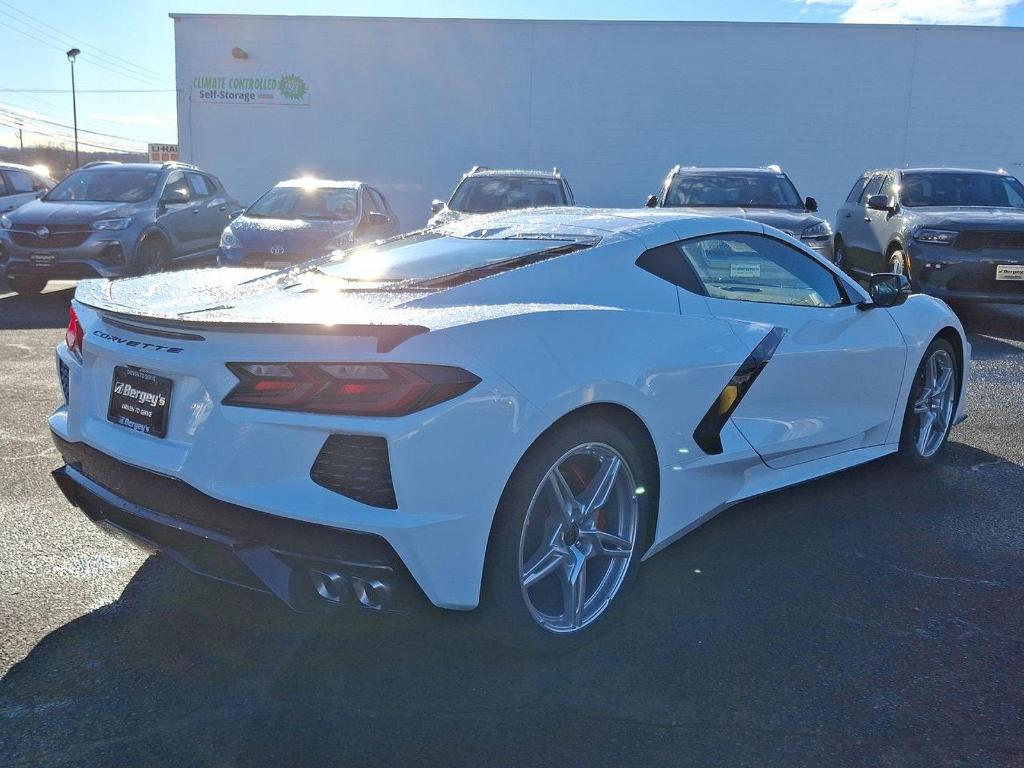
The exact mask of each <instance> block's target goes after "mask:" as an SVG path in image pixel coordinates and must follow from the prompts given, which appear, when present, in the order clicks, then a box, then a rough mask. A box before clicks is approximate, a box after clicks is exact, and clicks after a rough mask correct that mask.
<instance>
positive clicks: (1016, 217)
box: [903, 207, 1024, 230]
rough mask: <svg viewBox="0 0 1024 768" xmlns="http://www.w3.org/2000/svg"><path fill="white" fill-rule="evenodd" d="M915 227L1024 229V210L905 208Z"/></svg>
mask: <svg viewBox="0 0 1024 768" xmlns="http://www.w3.org/2000/svg"><path fill="white" fill-rule="evenodd" d="M903 211H904V212H905V213H906V216H907V219H908V220H909V221H910V223H911V224H913V225H915V226H923V227H931V228H933V229H949V230H962V229H990V230H1000V229H1009V230H1020V229H1024V209H1020V208H946V207H943V208H904V209H903Z"/></svg>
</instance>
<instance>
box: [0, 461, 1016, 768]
mask: <svg viewBox="0 0 1024 768" xmlns="http://www.w3.org/2000/svg"><path fill="white" fill-rule="evenodd" d="M1022 493H1024V468H1022V467H1020V466H1018V465H1016V464H1013V463H1010V462H1007V461H1004V460H1002V459H1000V458H999V457H996V456H993V455H992V454H988V453H986V452H984V451H980V450H977V449H975V448H972V447H970V446H967V445H964V444H962V443H951V444H950V446H949V448H948V450H947V452H946V453H945V455H944V456H943V459H942V461H941V462H940V463H939V464H938V465H937V466H936V467H934V468H933V469H930V470H926V471H922V472H912V473H908V472H907V470H905V469H904V468H903V467H902V466H901V465H899V464H898V463H896V462H894V461H891V460H883V461H881V462H875V463H874V464H872V465H868V466H864V467H860V468H857V469H854V470H851V471H849V472H846V473H843V474H841V475H836V476H833V477H830V478H825V479H822V480H818V481H814V482H812V483H808V484H806V485H804V486H801V487H798V488H794V489H790V490H786V491H783V492H781V493H777V494H773V495H770V496H767V497H763V498H761V499H757V500H753V501H749V502H746V503H743V504H740V505H738V506H736V507H733V508H732V509H730V510H727V511H726V512H724V513H723V514H721V515H719V516H718V517H717V518H716V519H714V520H712V521H711V522H710V523H708V524H707V525H705V526H703V527H702V528H700V529H698V530H697V531H695V532H694V533H692V534H691V535H689V536H687V537H685V538H684V539H682V540H681V541H679V542H678V543H676V544H675V545H674V546H672V547H671V548H669V549H668V550H666V551H665V552H664V553H663V554H660V555H658V556H657V557H655V558H653V559H652V560H650V561H649V562H647V563H645V564H644V567H643V568H642V569H641V578H640V579H639V580H638V583H637V585H636V589H635V591H634V592H633V593H631V596H630V605H629V607H628V610H627V612H626V616H625V621H624V622H623V624H622V625H621V626H618V627H615V628H613V629H612V630H611V631H610V632H608V633H607V634H606V635H604V636H603V637H601V638H599V639H598V640H597V641H595V642H594V643H593V644H592V645H589V646H587V647H586V648H584V649H582V650H580V651H579V652H578V653H576V654H574V655H573V656H570V657H561V658H538V657H530V656H526V655H523V654H520V653H516V652H512V651H509V650H506V649H505V648H503V647H502V646H499V645H495V644H493V643H492V642H490V641H488V640H486V639H484V638H483V637H481V636H479V635H477V634H475V633H474V632H471V631H469V630H468V627H467V626H466V625H467V621H466V618H467V617H465V616H464V615H458V614H450V613H447V612H442V611H436V612H431V613H429V614H426V615H416V616H406V615H377V614H370V613H366V612H363V611H360V610H345V611H344V613H338V614H337V615H331V616H329V617H326V618H325V617H308V616H298V615H295V614H291V613H289V612H288V611H287V610H286V609H284V608H283V607H281V606H279V605H278V604H277V603H276V602H274V601H273V600H271V599H270V598H267V597H264V596H262V595H259V594H256V593H251V592H246V591H244V590H238V589H235V588H232V587H228V586H225V585H220V584H218V583H215V582H209V581H206V580H202V579H199V578H198V577H195V576H192V575H191V574H188V573H186V572H184V571H182V570H180V569H178V568H177V567H175V566H173V565H171V564H170V563H168V562H167V561H165V560H164V559H163V558H160V557H154V558H150V559H149V560H147V561H146V563H145V564H144V565H143V566H142V567H141V568H140V569H139V570H138V572H137V573H136V574H135V576H134V577H133V578H132V580H131V582H130V583H129V584H128V586H127V587H126V588H125V590H124V592H123V593H122V595H121V596H120V598H119V599H118V600H116V601H115V602H114V603H111V604H109V605H106V606H103V607H100V608H98V609H96V610H94V611H93V612H91V613H89V614H88V615H85V616H82V617H81V618H79V619H77V620H75V621H72V622H70V623H68V624H66V625H65V626H62V627H60V628H58V629H56V630H54V631H53V632H51V633H50V634H49V635H48V636H47V637H46V638H44V639H43V640H42V641H41V642H39V643H38V644H37V645H36V646H35V647H34V648H33V649H32V651H31V652H30V653H29V655H28V657H27V658H25V659H24V660H23V661H21V662H20V663H18V664H16V665H15V666H14V668H13V669H12V670H11V671H10V672H9V673H8V675H7V676H6V677H5V678H4V679H3V681H2V682H0V729H2V730H3V731H6V735H5V737H4V738H0V765H2V766H14V765H18V766H22V765H24V766H34V767H35V766H64V765H67V766H76V768H77V767H81V766H92V765H96V766H99V765H104V766H107V765H114V764H116V765H168V766H182V765H189V766H245V767H246V768H251V767H252V766H261V765H273V766H280V765H323V766H335V765H337V766H341V765H352V766H360V767H361V768H364V767H368V766H377V765H380V766H401V765H413V764H415V765H421V764H422V765H445V766H457V765H472V766H479V765H481V764H490V765H501V766H505V765H523V766H545V765H556V764H557V765H559V766H575V765H581V766H583V765H585V766H604V765H608V766H620V765H627V764H628V765H708V766H711V765H714V766H726V765H741V764H743V765H747V764H756V765H759V766H771V765H785V766H790V765H840V764H841V765H844V766H851V765H865V766H868V765H870V766H877V765H900V766H914V765H921V766H929V768H931V766H938V765H954V764H967V763H969V764H972V765H996V764H998V765H1005V764H1011V763H1013V764H1016V761H1018V760H1024V735H1022V732H1021V729H1020V728H1019V724H1020V722H1022V720H1024V702H1022V698H1021V694H1020V691H1021V689H1022V687H1024V631H1022V629H1021V622H1020V616H1021V608H1020V606H1021V600H1022V598H1024V568H1022V563H1021V559H1020V551H1021V549H1022V545H1024V524H1022V521H1021V519H1020V506H1019V499H1020V497H1021V494H1022ZM961 761H963V763H961Z"/></svg>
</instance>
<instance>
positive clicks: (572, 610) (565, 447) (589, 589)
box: [479, 418, 656, 653]
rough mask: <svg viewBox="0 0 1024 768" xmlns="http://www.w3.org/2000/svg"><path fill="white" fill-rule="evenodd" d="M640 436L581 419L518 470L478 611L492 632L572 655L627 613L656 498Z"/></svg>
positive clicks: (499, 521) (500, 517) (610, 423)
mask: <svg viewBox="0 0 1024 768" xmlns="http://www.w3.org/2000/svg"><path fill="white" fill-rule="evenodd" d="M641 445H643V437H642V435H641V434H639V430H638V428H635V427H632V426H631V425H629V424H627V423H620V422H618V421H617V420H612V419H604V418H593V419H585V418H582V419H575V420H572V421H570V422H568V423H565V424H562V425H559V426H557V427H555V428H554V429H552V430H551V431H550V432H548V433H547V434H545V435H544V436H543V437H542V438H541V439H540V440H539V441H538V442H537V443H536V444H535V445H534V446H533V447H532V448H531V449H530V451H529V452H528V453H527V455H526V456H525V457H524V458H523V460H522V461H521V462H520V463H519V466H518V467H517V468H516V470H515V473H514V474H513V476H512V478H511V480H510V481H509V485H508V487H507V488H506V490H505V493H504V494H503V496H502V500H501V503H500V505H499V508H498V512H497V517H496V519H495V523H494V530H493V531H492V538H491V545H490V549H489V554H488V566H487V574H486V578H485V590H484V595H483V598H482V602H481V608H480V609H479V613H480V615H481V618H482V619H483V620H484V622H485V625H486V629H487V630H488V633H489V634H491V635H492V636H493V637H495V638H496V639H498V640H500V641H502V642H506V643H508V644H511V645H513V646H517V647H520V648H523V649H526V650H531V651H539V652H555V653H558V652H565V651H571V650H573V649H574V648H575V647H576V646H577V645H578V644H579V642H581V641H582V639H583V638H588V637H590V636H592V635H593V634H595V631H597V630H599V629H600V628H603V627H607V626H608V625H609V624H610V623H611V622H612V621H613V618H614V614H616V613H618V611H619V610H620V609H621V608H622V603H623V602H624V599H625V594H624V593H625V592H626V591H627V589H628V588H629V586H630V584H631V582H632V580H633V578H634V577H635V572H636V569H637V566H638V565H639V561H640V557H641V556H642V555H643V550H644V547H645V546H646V545H647V544H648V543H649V542H648V522H649V520H650V518H651V517H652V514H651V505H652V504H654V503H655V495H656V494H654V493H652V492H651V491H650V482H651V479H652V478H650V477H649V472H650V470H649V468H648V463H649V462H648V460H646V459H645V457H644V456H643V454H642V452H641V450H640V449H639V448H638V446H641Z"/></svg>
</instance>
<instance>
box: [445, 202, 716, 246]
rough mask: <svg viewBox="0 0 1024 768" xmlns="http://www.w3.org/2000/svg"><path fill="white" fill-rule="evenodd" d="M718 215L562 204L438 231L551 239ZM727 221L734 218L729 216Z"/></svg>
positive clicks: (463, 222)
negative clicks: (559, 236)
mask: <svg viewBox="0 0 1024 768" xmlns="http://www.w3.org/2000/svg"><path fill="white" fill-rule="evenodd" d="M715 218H721V217H720V216H716V215H713V214H712V215H710V216H709V215H705V214H703V213H696V212H683V211H678V210H672V209H666V208H635V209H634V208H584V207H581V206H573V207H569V206H563V207H555V208H530V209H526V210H519V211H501V212H498V213H490V214H479V215H476V216H472V217H469V218H467V219H462V220H460V221H456V222H452V223H450V224H446V225H444V226H443V227H441V230H442V231H444V232H446V233H448V234H451V235H454V236H456V237H468V236H473V237H486V236H487V233H488V232H494V233H495V234H497V233H498V231H500V230H505V232H503V233H502V237H507V236H508V234H507V230H514V231H516V232H518V233H520V236H526V235H531V236H536V237H538V238H543V237H551V238H555V237H557V236H558V235H559V234H564V235H578V234H580V233H581V232H582V231H587V232H592V233H595V234H600V235H609V234H627V235H628V234H631V233H634V232H639V231H640V230H643V229H646V228H648V227H650V226H651V225H656V224H666V223H669V222H673V221H708V220H709V219H715ZM730 221H734V220H732V219H730Z"/></svg>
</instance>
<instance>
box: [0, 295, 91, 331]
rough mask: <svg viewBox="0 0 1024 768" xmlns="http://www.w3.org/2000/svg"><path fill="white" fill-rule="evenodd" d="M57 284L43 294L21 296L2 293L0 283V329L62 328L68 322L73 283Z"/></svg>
mask: <svg viewBox="0 0 1024 768" xmlns="http://www.w3.org/2000/svg"><path fill="white" fill-rule="evenodd" d="M65 285H68V284H67V283H58V284H56V287H54V288H50V289H48V290H46V291H45V292H43V293H38V294H34V295H24V296H23V295H20V294H17V293H4V290H5V288H4V287H3V286H2V284H0V329H15V330H30V329H37V328H65V327H67V324H68V305H69V304H70V303H71V298H72V297H73V296H74V295H75V289H74V286H70V287H66V288H65V287H63V286H65Z"/></svg>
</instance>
